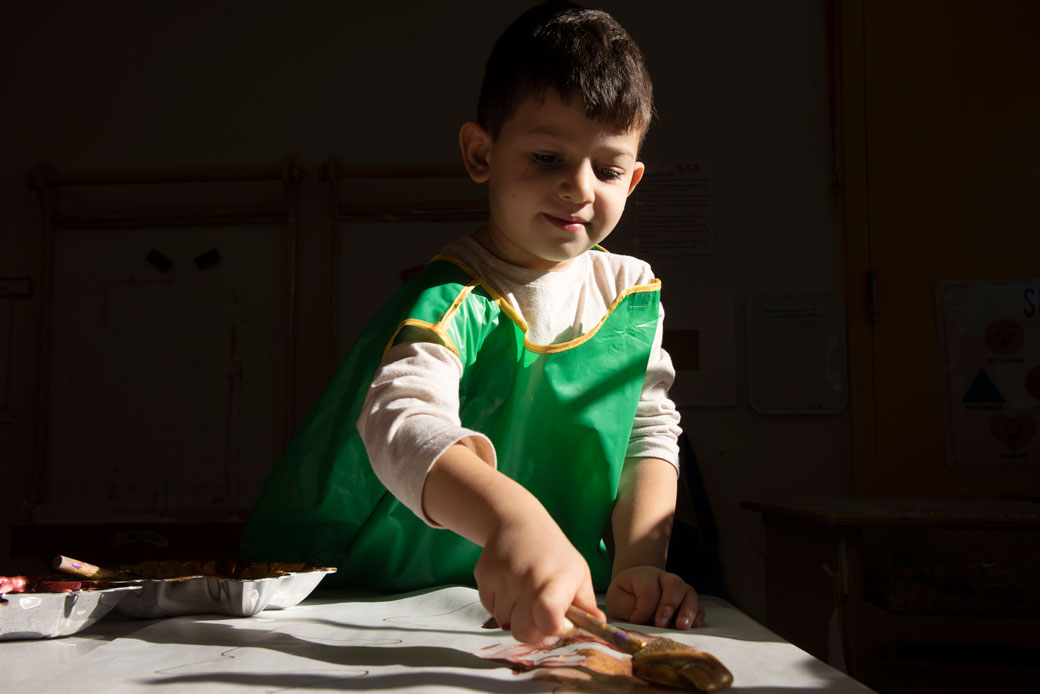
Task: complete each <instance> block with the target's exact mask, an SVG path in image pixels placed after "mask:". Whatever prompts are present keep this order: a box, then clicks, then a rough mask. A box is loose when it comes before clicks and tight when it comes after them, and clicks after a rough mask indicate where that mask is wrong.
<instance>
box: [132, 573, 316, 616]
mask: <svg viewBox="0 0 1040 694" xmlns="http://www.w3.org/2000/svg"><path fill="white" fill-rule="evenodd" d="M120 570H121V571H123V572H126V573H131V574H134V575H141V576H144V577H145V578H140V579H134V580H131V581H126V582H120V585H132V586H136V587H138V588H139V591H138V592H136V593H134V594H133V595H131V596H129V597H128V599H126V600H122V601H120V603H119V604H118V605H117V606H116V611H117V612H118V613H120V614H122V615H125V616H127V617H133V618H138V619H155V618H159V617H174V616H178V615H189V614H223V615H231V616H234V617H250V616H252V615H254V614H256V613H258V612H260V611H261V610H281V609H285V608H287V607H292V606H293V605H296V604H298V603H300V602H301V601H302V600H303V599H304V598H306V597H307V596H308V595H310V594H311V591H313V590H314V589H315V588H316V587H317V586H318V584H319V583H320V582H321V580H322V579H323V578H324V577H325V576H326V575H327V574H330V573H334V572H335V571H336V569H334V568H328V567H316V566H310V565H305V564H278V563H267V562H264V563H256V564H243V563H235V564H234V565H233V566H232V567H230V568H229V566H227V565H223V564H221V563H215V562H149V563H144V564H136V565H132V566H125V567H120Z"/></svg>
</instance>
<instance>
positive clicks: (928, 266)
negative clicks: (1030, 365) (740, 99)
mask: <svg viewBox="0 0 1040 694" xmlns="http://www.w3.org/2000/svg"><path fill="white" fill-rule="evenodd" d="M837 7H838V23H837V27H838V31H837V35H838V55H839V72H838V75H839V79H840V81H841V89H840V90H839V91H840V102H839V105H840V108H841V113H842V118H841V123H842V128H843V129H842V142H843V145H844V146H843V156H844V171H845V204H846V205H845V206H846V209H845V215H846V238H847V241H848V245H847V259H848V291H847V296H848V301H849V306H848V314H849V333H850V334H849V338H850V388H851V397H850V402H851V409H852V417H853V450H854V454H853V455H854V460H853V471H854V491H855V492H857V493H859V494H867V495H881V496H970V497H980V496H982V497H995V496H999V495H1010V496H1021V495H1034V494H1035V495H1040V472H1038V471H1036V468H1033V469H1032V470H1026V471H1022V470H1011V469H1003V470H990V471H986V472H980V471H977V470H976V471H970V472H969V471H965V470H963V469H956V470H951V469H949V468H948V466H947V464H946V455H945V450H944V449H945V446H944V429H943V427H944V414H943V412H944V410H943V407H944V406H946V405H948V404H949V403H946V402H944V398H943V390H942V383H943V379H942V373H941V369H940V345H941V340H940V335H939V334H938V331H937V322H936V287H937V284H938V283H940V282H943V281H949V280H970V279H998V278H1016V279H1017V278H1030V277H1033V278H1035V277H1040V3H1038V2H1035V0H999V1H996V2H992V1H985V0H958V1H949V0H927V1H920V0H915V1H914V2H905V1H904V0H864V1H862V2H860V1H859V0H852V1H848V2H842V1H841V0H839V2H838V4H837ZM871 275H872V276H873V277H874V278H876V294H873V293H872V292H871V288H870V281H869V279H868V278H869V277H870V276H871ZM873 307H876V320H872V317H871V315H870V314H871V313H872V312H873ZM1036 320H1038V321H1040V318H1037V319H1036ZM1030 349H1031V350H1032V354H1033V355H1038V354H1040V351H1038V350H1037V346H1036V345H1032V346H1031V348H1030ZM1036 409H1037V415H1038V417H1037V418H1038V419H1040V401H1038V403H1037V407H1036ZM1036 438H1037V439H1038V440H1037V441H1034V442H1033V444H1034V445H1040V435H1037V437H1036Z"/></svg>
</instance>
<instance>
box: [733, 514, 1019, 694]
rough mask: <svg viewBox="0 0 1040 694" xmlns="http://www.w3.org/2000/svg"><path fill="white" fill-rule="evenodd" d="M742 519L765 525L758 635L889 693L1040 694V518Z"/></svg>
mask: <svg viewBox="0 0 1040 694" xmlns="http://www.w3.org/2000/svg"><path fill="white" fill-rule="evenodd" d="M742 506H743V508H745V509H747V510H749V511H757V512H759V513H761V514H762V518H763V521H764V524H765V555H766V556H765V569H766V623H767V624H768V625H769V626H770V628H772V629H775V630H776V631H777V632H779V633H780V634H781V635H782V636H783V637H784V638H786V639H789V640H790V641H792V642H793V643H795V644H797V645H798V646H800V647H802V648H805V649H806V650H807V651H808V652H810V653H813V654H815V655H817V656H819V657H821V658H827V659H828V660H829V662H835V660H834V656H835V655H837V656H838V657H839V658H841V657H843V658H844V661H845V666H846V671H847V672H849V673H850V674H851V675H852V676H854V677H856V678H857V679H860V680H862V681H863V682H866V683H867V684H869V685H871V686H873V687H876V688H877V689H878V690H880V691H884V692H891V693H897V692H915V693H917V692H924V691H942V692H944V694H953V693H954V692H961V691H969V692H979V691H1000V692H1003V693H1011V692H1014V693H1016V694H1017V693H1018V692H1036V691H1038V690H1037V685H1036V683H1037V682H1040V666H1037V665H1036V663H1037V659H1036V656H1037V653H1040V587H1038V586H1037V583H1036V576H1037V575H1040V504H1036V503H1031V502H1023V501H1012V500H999V499H991V500H986V499H974V500H972V499H940V498H927V499H913V498H866V497H834V498H814V499H773V500H745V501H743V502H742ZM835 647H836V648H835ZM835 651H837V652H835Z"/></svg>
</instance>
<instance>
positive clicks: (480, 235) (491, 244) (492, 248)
mask: <svg viewBox="0 0 1040 694" xmlns="http://www.w3.org/2000/svg"><path fill="white" fill-rule="evenodd" d="M470 238H472V239H473V240H474V241H476V242H477V243H479V244H480V245H481V246H482V247H483V248H484V250H486V251H487V252H488V253H490V254H491V255H493V256H495V257H496V258H498V259H499V260H500V261H501V262H503V263H505V264H506V265H510V266H512V267H516V268H520V269H522V270H531V271H535V272H562V271H563V270H566V269H567V268H569V267H570V266H571V265H573V264H574V261H575V260H576V259H577V258H570V259H569V260H566V261H564V262H562V263H559V264H557V265H555V266H553V267H551V268H547V269H546V268H533V267H527V266H524V265H518V264H516V263H515V262H513V261H511V260H509V258H508V257H507V255H506V254H505V253H503V252H502V251H501V249H499V248H498V246H497V245H496V244H495V240H494V238H493V237H492V236H491V234H490V233H489V232H488V226H487V224H485V225H483V226H481V227H480V228H479V229H477V230H476V231H474V232H473V233H472V234H470Z"/></svg>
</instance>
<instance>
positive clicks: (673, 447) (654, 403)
mask: <svg viewBox="0 0 1040 694" xmlns="http://www.w3.org/2000/svg"><path fill="white" fill-rule="evenodd" d="M663 335H664V307H663V306H662V307H661V310H660V315H659V316H658V320H657V332H656V333H655V334H654V344H653V347H652V348H651V350H650V361H649V362H648V363H647V367H646V377H645V378H644V380H643V391H642V393H641V394H640V396H639V404H638V405H637V407H636V416H635V420H634V422H633V423H632V434H631V436H630V437H629V440H628V450H627V451H626V453H625V457H626V458H661V459H662V460H666V461H668V462H669V463H671V464H672V465H674V466H675V471H676V473H678V471H679V434H680V433H682V429H681V427H680V426H679V419H680V417H679V411H678V410H677V409H676V407H675V403H674V402H673V401H672V400H671V398H669V397H668V389H669V388H670V387H671V385H672V382H673V381H674V380H675V367H674V366H672V359H671V357H669V356H668V353H667V352H666V351H665V350H664V347H662V346H661V341H662V339H663Z"/></svg>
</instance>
